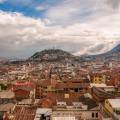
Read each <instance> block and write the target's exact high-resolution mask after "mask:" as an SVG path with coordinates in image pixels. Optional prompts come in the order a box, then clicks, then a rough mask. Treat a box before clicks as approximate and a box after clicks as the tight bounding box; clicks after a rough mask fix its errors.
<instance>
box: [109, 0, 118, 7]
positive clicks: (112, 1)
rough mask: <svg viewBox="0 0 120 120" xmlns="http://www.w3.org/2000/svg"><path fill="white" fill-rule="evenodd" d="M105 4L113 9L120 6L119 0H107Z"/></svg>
mask: <svg viewBox="0 0 120 120" xmlns="http://www.w3.org/2000/svg"><path fill="white" fill-rule="evenodd" d="M107 4H108V5H110V6H111V7H112V8H113V9H118V8H119V7H120V0H107Z"/></svg>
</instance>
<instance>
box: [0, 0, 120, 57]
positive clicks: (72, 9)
mask: <svg viewBox="0 0 120 120" xmlns="http://www.w3.org/2000/svg"><path fill="white" fill-rule="evenodd" d="M119 43H120V0H0V57H18V58H23V57H29V56H31V55H32V54H33V53H34V52H36V51H41V50H43V49H47V48H59V49H64V50H67V51H70V52H72V53H74V54H75V55H82V54H99V53H104V52H106V51H109V50H110V49H112V48H113V47H115V46H116V45H117V44H119Z"/></svg>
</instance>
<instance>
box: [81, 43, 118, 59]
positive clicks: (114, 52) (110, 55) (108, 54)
mask: <svg viewBox="0 0 120 120" xmlns="http://www.w3.org/2000/svg"><path fill="white" fill-rule="evenodd" d="M80 59H82V60H104V61H109V60H118V61H120V44H119V45H117V46H116V47H115V48H113V49H112V50H110V51H108V52H106V53H103V54H98V55H88V56H82V57H80Z"/></svg>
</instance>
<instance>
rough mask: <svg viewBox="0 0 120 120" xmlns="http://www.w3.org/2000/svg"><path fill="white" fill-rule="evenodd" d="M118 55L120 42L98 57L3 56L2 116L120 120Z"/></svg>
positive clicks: (7, 119) (9, 119)
mask: <svg viewBox="0 0 120 120" xmlns="http://www.w3.org/2000/svg"><path fill="white" fill-rule="evenodd" d="M99 56H106V57H102V59H103V58H104V60H101V59H100V58H101V57H99ZM109 56H110V58H109ZM119 57H120V45H118V46H117V47H116V48H114V49H113V50H111V51H109V52H107V53H104V54H103V55H102V54H101V55H96V56H94V57H93V56H91V57H90V56H82V57H78V56H74V55H72V54H70V53H68V52H66V51H63V50H60V49H48V50H43V51H41V52H37V53H35V54H34V55H33V56H31V57H30V58H28V59H26V60H16V61H15V60H14V61H13V60H1V62H0V117H1V120H2V119H3V120H120V61H119Z"/></svg>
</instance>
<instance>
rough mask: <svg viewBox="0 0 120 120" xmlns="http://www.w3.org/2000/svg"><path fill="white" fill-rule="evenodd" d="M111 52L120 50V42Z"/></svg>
mask: <svg viewBox="0 0 120 120" xmlns="http://www.w3.org/2000/svg"><path fill="white" fill-rule="evenodd" d="M111 52H120V44H119V45H117V46H116V47H115V48H113V49H112V50H111Z"/></svg>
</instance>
